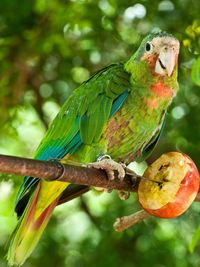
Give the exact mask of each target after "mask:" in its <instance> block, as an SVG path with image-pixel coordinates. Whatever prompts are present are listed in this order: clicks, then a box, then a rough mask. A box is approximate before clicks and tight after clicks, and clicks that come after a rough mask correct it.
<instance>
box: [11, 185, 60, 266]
mask: <svg viewBox="0 0 200 267" xmlns="http://www.w3.org/2000/svg"><path fill="white" fill-rule="evenodd" d="M39 191H40V183H39V184H38V186H37V188H36V190H35V191H34V193H33V195H32V197H31V199H30V200H29V203H28V205H27V207H26V209H25V210H24V213H23V215H22V216H21V218H20V220H19V222H18V224H17V227H16V228H15V231H14V232H13V235H12V237H11V241H10V247H9V250H8V254H7V259H8V262H9V265H11V266H12V265H17V266H21V265H22V264H23V263H24V262H25V260H26V259H27V258H28V256H29V255H30V254H31V252H32V251H33V249H34V248H35V246H36V245H37V243H38V241H39V239H40V237H41V235H42V233H43V231H44V229H45V227H46V225H47V223H48V221H49V219H50V217H51V214H52V212H53V209H54V208H55V206H56V205H57V203H58V201H59V197H57V198H56V199H54V200H53V202H52V203H50V204H49V206H47V207H46V208H45V209H44V210H42V211H41V212H38V209H39V207H38V204H37V202H38V201H37V200H38V195H39ZM36 205H37V206H36Z"/></svg>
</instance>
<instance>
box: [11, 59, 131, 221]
mask: <svg viewBox="0 0 200 267" xmlns="http://www.w3.org/2000/svg"><path fill="white" fill-rule="evenodd" d="M129 88H130V84H129V74H128V73H127V72H125V71H124V65H123V64H113V65H110V66H109V67H106V68H104V69H102V70H100V71H99V72H97V73H96V74H94V75H93V76H92V77H91V78H90V79H89V80H88V81H86V82H84V83H83V84H82V85H81V86H80V87H78V88H77V89H76V90H74V91H73V92H72V94H71V95H70V96H69V98H68V99H67V101H66V102H65V104H64V105H63V107H62V108H61V110H60V112H59V113H58V115H57V116H56V118H55V119H54V121H53V122H52V124H51V125H50V127H49V129H48V131H47V133H46V135H45V137H44V138H43V140H42V142H41V143H40V145H39V147H38V149H37V151H36V153H35V158H36V159H40V160H49V159H62V158H63V157H64V156H65V155H66V154H68V153H70V154H73V153H74V152H75V151H76V150H77V149H78V148H79V147H80V145H81V144H92V143H93V142H98V141H99V139H100V137H101V134H102V131H103V129H104V126H105V124H106V122H107V121H108V119H109V116H110V115H111V113H112V114H114V113H115V112H116V111H117V110H118V109H119V108H120V105H121V104H122V103H123V101H124V100H125V98H126V97H123V98H122V100H120V101H118V102H119V103H118V102H116V101H115V100H116V99H118V98H119V97H120V96H121V95H123V93H124V92H127V91H128V90H129ZM113 103H114V105H113ZM112 108H113V109H112ZM37 183H38V179H37V178H33V177H26V178H25V181H24V184H23V185H22V187H21V189H20V190H19V193H18V196H17V200H16V209H15V210H16V212H17V213H18V215H19V216H20V215H21V214H22V212H23V210H24V207H25V206H26V203H27V199H28V198H29V195H30V194H31V192H32V190H33V189H34V187H35V186H36V184H37ZM27 194H28V197H27Z"/></svg>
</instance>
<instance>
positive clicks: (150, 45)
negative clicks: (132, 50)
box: [145, 42, 153, 52]
mask: <svg viewBox="0 0 200 267" xmlns="http://www.w3.org/2000/svg"><path fill="white" fill-rule="evenodd" d="M152 49H153V45H152V44H151V43H150V42H147V43H146V46H145V50H146V51H147V52H150V51H152Z"/></svg>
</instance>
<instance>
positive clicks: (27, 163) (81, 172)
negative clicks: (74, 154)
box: [0, 155, 141, 192]
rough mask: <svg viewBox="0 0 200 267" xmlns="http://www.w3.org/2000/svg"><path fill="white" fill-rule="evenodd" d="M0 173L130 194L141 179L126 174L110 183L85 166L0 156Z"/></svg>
mask: <svg viewBox="0 0 200 267" xmlns="http://www.w3.org/2000/svg"><path fill="white" fill-rule="evenodd" d="M0 173H9V174H17V175H23V176H26V175H29V176H33V177H38V178H40V179H45V180H47V181H54V180H57V181H61V182H70V183H74V184H80V185H87V186H94V187H102V188H106V189H117V190H120V191H130V192H134V191H137V185H138V182H139V180H140V179H141V177H140V176H136V177H134V181H133V180H132V177H131V175H130V174H127V175H126V176H125V179H124V180H123V181H122V182H121V181H119V180H118V179H115V180H112V181H110V180H108V178H107V175H106V173H105V172H104V171H103V170H98V169H94V168H87V166H86V165H85V166H84V165H82V166H81V165H80V166H77V165H72V162H71V165H69V164H61V163H60V162H58V161H41V160H33V159H26V158H20V157H13V156H6V155H0ZM129 173H130V172H129ZM116 178H117V177H116Z"/></svg>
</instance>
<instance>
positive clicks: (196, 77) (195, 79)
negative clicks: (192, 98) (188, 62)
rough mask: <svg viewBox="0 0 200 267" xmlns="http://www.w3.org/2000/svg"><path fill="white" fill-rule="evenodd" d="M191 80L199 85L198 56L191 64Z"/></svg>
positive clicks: (199, 58)
mask: <svg viewBox="0 0 200 267" xmlns="http://www.w3.org/2000/svg"><path fill="white" fill-rule="evenodd" d="M191 75H192V81H193V82H194V83H195V84H196V85H198V86H200V57H198V59H197V60H196V62H195V63H194V65H193V66H192V73H191Z"/></svg>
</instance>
